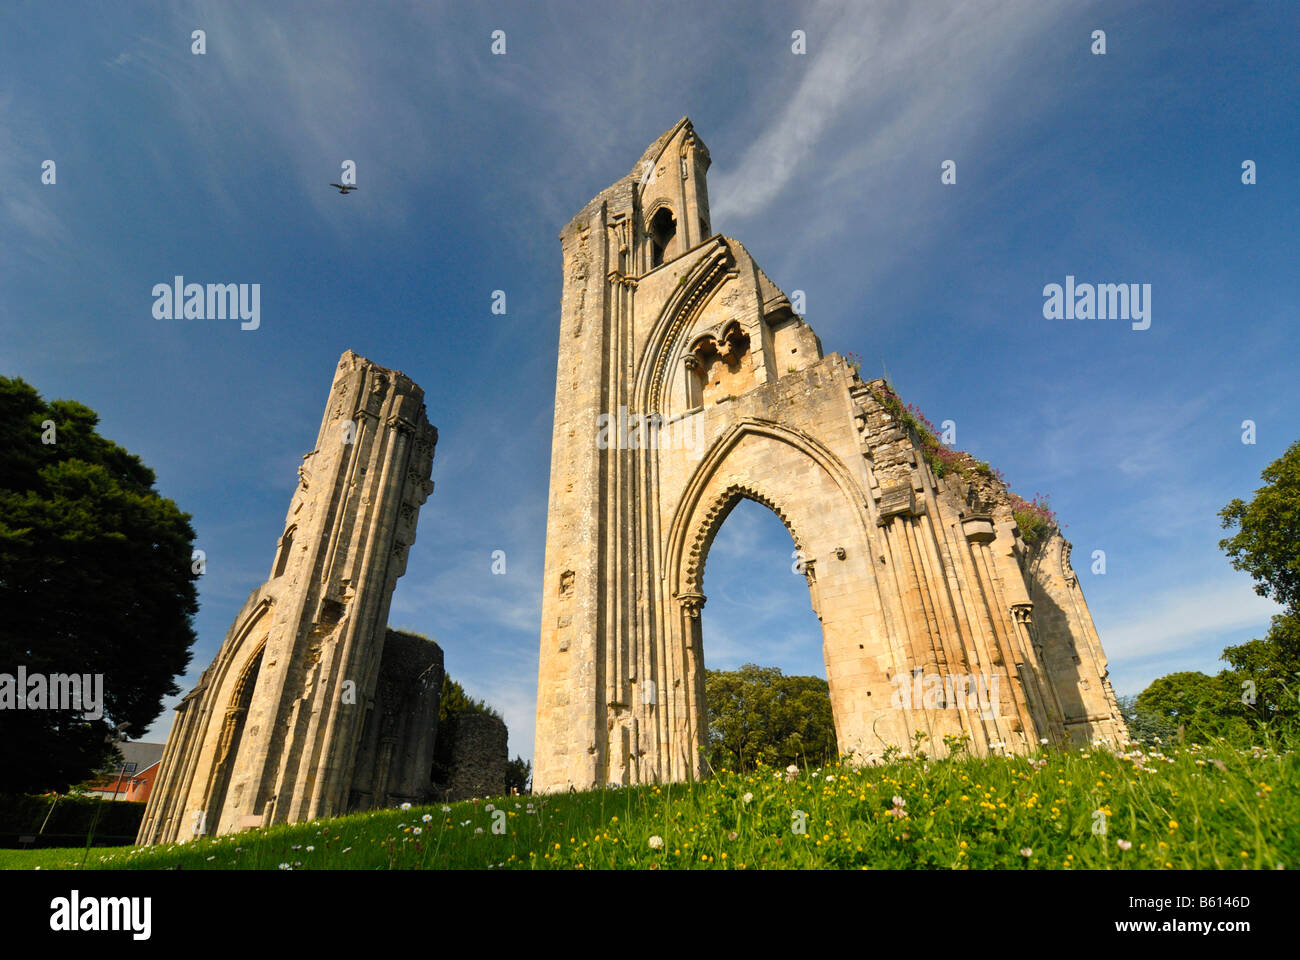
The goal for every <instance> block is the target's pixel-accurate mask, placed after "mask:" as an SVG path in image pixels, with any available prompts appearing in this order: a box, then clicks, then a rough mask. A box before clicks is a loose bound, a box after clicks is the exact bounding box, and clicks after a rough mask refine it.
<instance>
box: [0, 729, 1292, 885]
mask: <svg viewBox="0 0 1300 960" xmlns="http://www.w3.org/2000/svg"><path fill="white" fill-rule="evenodd" d="M1298 788H1300V760H1298V759H1297V754H1296V753H1295V752H1292V751H1278V750H1262V751H1255V752H1252V751H1239V750H1233V749H1230V748H1227V747H1225V746H1213V747H1197V746H1191V747H1187V748H1182V749H1176V750H1170V751H1169V752H1168V753H1167V754H1162V753H1160V752H1148V753H1141V752H1138V751H1133V752H1130V753H1126V754H1120V755H1116V754H1112V753H1108V752H1104V751H1098V752H1092V751H1087V750H1080V751H1074V752H1068V753H1062V752H1059V751H1050V752H1047V751H1045V752H1043V753H1041V754H1038V755H1037V756H1035V757H1031V758H1024V757H992V758H987V759H970V758H958V759H954V760H947V761H942V762H935V761H924V760H922V759H919V758H918V759H911V760H902V761H899V762H895V763H893V764H890V765H888V766H881V767H870V768H866V769H863V770H853V769H851V768H848V767H828V768H824V769H822V770H820V771H807V770H804V771H800V772H799V773H798V775H797V776H796V777H794V778H793V779H789V778H788V777H787V775H786V774H785V773H784V772H779V773H778V772H775V771H772V770H770V769H760V770H759V771H757V772H755V773H752V774H748V775H742V774H734V773H723V774H720V775H719V776H717V777H716V778H714V779H711V780H708V781H705V782H701V783H695V784H673V785H665V786H651V787H639V788H632V789H618V790H604V791H592V792H588V793H578V794H567V795H566V794H554V795H549V796H539V797H509V798H501V799H497V800H495V801H475V802H466V803H457V804H453V805H451V806H450V807H444V806H442V805H434V806H430V807H422V808H415V809H411V810H404V811H403V810H385V811H381V812H376V813H366V814H356V815H353V816H348V817H341V818H338V819H334V820H322V821H318V822H315V823H310V824H307V823H303V824H298V825H294V826H283V827H273V828H271V829H269V830H265V831H254V832H248V833H242V834H237V835H231V836H227V837H220V838H217V839H215V840H209V839H201V840H199V841H197V842H194V843H189V844H184V845H172V846H163V847H143V848H138V849H135V848H123V847H119V848H110V849H107V850H105V849H95V850H92V851H91V853H90V857H89V860H88V862H87V867H89V868H96V869H119V868H122V869H159V868H168V867H170V868H175V867H177V866H180V867H181V868H183V869H186V870H196V869H271V870H274V869H286V867H281V865H282V864H287V865H288V866H287V868H288V869H300V870H303V869H352V870H358V869H387V868H397V869H410V868H426V869H445V868H453V869H455V868H468V869H484V868H493V869H498V868H500V869H511V868H521V867H522V868H533V869H537V868H572V869H607V868H623V869H626V868H631V869H652V870H653V869H659V868H669V869H672V868H689V867H696V868H700V867H703V868H735V869H755V868H858V867H870V868H872V869H877V868H886V869H888V868H918V867H919V868H939V869H948V868H959V869H960V868H968V867H969V868H977V869H979V868H1013V869H1020V868H1026V867H1028V868H1144V869H1187V868H1213V869H1224V868H1228V869H1233V868H1243V867H1245V868H1263V869H1273V868H1277V867H1294V866H1296V865H1297V863H1298V862H1300V789H1298ZM747 796H748V797H749V799H748V800H747V799H746V797H747ZM896 797H897V798H898V799H899V800H901V801H902V804H901V805H899V804H898V803H897V802H896V800H895V799H894V798H896ZM1098 810H1100V811H1102V814H1103V815H1104V821H1105V822H1104V833H1099V832H1095V827H1096V826H1097V825H1099V824H1100V823H1101V821H1102V819H1103V818H1102V817H1099V816H1098V815H1097V813H1096V812H1097V811H1098ZM501 812H504V813H505V817H504V818H501V817H500V813H501ZM797 812H802V813H803V814H805V815H806V819H805V823H806V832H804V833H796V832H795V827H796V823H797V821H798V819H799V817H798V813H797ZM426 818H428V819H426ZM494 821H495V822H497V823H499V824H501V825H502V826H503V828H504V831H505V832H504V833H500V834H497V833H494V832H493V824H494ZM417 831H419V832H418V833H417ZM653 837H658V838H661V839H662V840H663V844H662V847H658V848H656V847H652V846H651V838H653ZM1121 841H1122V842H1123V843H1124V844H1127V845H1129V846H1128V847H1127V849H1124V848H1122V847H1121ZM1026 851H1028V852H1026ZM82 852H83V851H81V850H37V851H12V850H0V867H3V868H7V869H32V868H33V867H37V866H39V867H40V868H41V869H45V870H49V869H73V868H76V867H77V865H78V864H79V863H80V862H81V858H82Z"/></svg>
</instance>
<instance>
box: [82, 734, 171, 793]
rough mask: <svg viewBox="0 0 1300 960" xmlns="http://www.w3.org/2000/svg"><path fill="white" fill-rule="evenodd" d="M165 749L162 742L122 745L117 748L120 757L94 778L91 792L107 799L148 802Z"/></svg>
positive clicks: (122, 743) (126, 742)
mask: <svg viewBox="0 0 1300 960" xmlns="http://www.w3.org/2000/svg"><path fill="white" fill-rule="evenodd" d="M163 747H164V744H161V743H131V742H130V741H123V742H121V743H119V744H118V745H117V749H118V752H119V753H120V754H121V755H122V756H121V758H120V759H119V760H117V761H115V762H112V763H110V764H109V765H108V766H107V767H105V768H104V769H103V770H101V771H100V772H99V773H98V774H97V775H96V776H95V779H94V780H92V781H91V785H90V789H89V791H88V792H89V793H90V795H91V796H94V797H103V798H104V799H106V800H134V801H137V802H143V801H145V800H148V799H149V793H150V791H151V790H152V789H153V783H154V778H155V777H157V775H158V764H159V763H160V762H161V761H162V755H163Z"/></svg>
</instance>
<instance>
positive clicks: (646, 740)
mask: <svg viewBox="0 0 1300 960" xmlns="http://www.w3.org/2000/svg"><path fill="white" fill-rule="evenodd" d="M709 162H710V161H709V152H708V150H707V148H706V147H705V145H704V143H703V142H702V141H701V140H700V138H699V137H698V136H697V135H696V133H695V131H694V129H693V128H692V126H691V123H690V121H689V120H688V119H686V118H683V119H682V120H681V121H679V122H678V123H677V124H676V125H675V126H674V127H673V128H672V129H671V130H669V131H668V132H666V133H665V134H664V135H663V136H661V137H660V138H659V139H658V140H656V141H655V142H654V143H653V144H652V145H651V146H650V147H649V149H647V150H646V152H645V153H644V154H643V155H642V157H641V159H640V161H638V162H637V164H636V165H635V167H633V169H632V171H631V172H630V173H629V174H628V175H627V176H625V177H624V178H623V179H621V180H619V181H618V182H617V183H615V184H614V185H613V186H611V187H609V188H608V189H607V190H605V191H603V192H602V193H600V194H599V195H598V196H597V197H595V199H593V200H592V201H591V202H590V203H588V204H587V206H586V207H584V208H583V210H582V212H581V213H579V214H578V215H577V216H576V217H575V218H574V219H573V220H572V222H570V223H569V224H568V226H566V227H565V228H564V230H563V231H562V232H561V234H560V240H561V245H562V251H563V270H564V287H563V300H562V306H561V317H560V337H559V342H560V347H559V358H558V373H557V382H556V395H555V424H554V435H553V446H552V460H551V481H550V500H549V508H548V509H549V513H548V521H547V534H546V537H547V540H546V562H545V582H544V592H543V600H542V628H541V650H540V666H539V676H538V690H537V739H536V752H535V757H534V789H535V790H538V791H554V790H566V789H569V788H570V787H573V788H576V789H580V790H581V789H587V788H590V787H592V786H601V785H605V784H635V783H646V782H653V781H664V780H681V779H685V778H687V777H692V776H700V775H702V774H703V773H704V770H703V769H702V766H701V754H700V747H701V746H702V745H703V744H704V742H705V739H706V734H707V713H706V705H705V702H704V651H705V644H704V641H705V638H704V637H703V636H702V634H701V628H700V610H701V608H702V607H703V606H704V604H705V601H706V597H705V593H704V587H705V577H704V573H705V562H706V560H707V557H708V552H709V546H710V544H711V543H712V541H713V537H714V535H715V534H716V533H717V531H718V529H719V527H720V525H721V524H722V522H723V520H725V519H726V517H727V514H728V513H729V512H730V511H731V509H732V508H733V507H734V506H735V505H736V503H737V502H738V501H739V500H741V499H742V498H748V499H751V500H755V501H757V502H759V503H762V504H765V505H766V506H768V507H769V508H771V509H772V510H773V511H774V512H775V513H776V514H777V516H779V517H780V518H781V520H782V522H783V523H784V524H785V526H786V528H787V530H789V532H790V536H791V538H792V539H793V541H794V544H795V547H796V549H797V551H798V552H799V555H800V556H801V557H802V558H803V571H804V576H805V577H806V578H807V581H808V591H809V595H810V598H811V601H812V606H813V609H814V611H815V612H816V614H817V616H818V618H819V619H820V621H821V625H822V632H823V637H824V648H823V650H824V655H825V663H826V675H827V679H828V681H829V684H830V695H831V703H832V708H833V713H834V718H835V728H836V735H837V739H838V742H839V749H840V752H841V753H851V754H852V755H853V756H854V757H855V759H856V760H858V761H870V760H873V759H876V758H879V757H881V756H882V755H883V754H884V752H885V750H886V749H887V748H888V747H890V746H891V745H892V746H896V747H900V748H902V749H907V747H908V745H909V743H910V741H911V737H912V735H913V734H914V732H916V731H922V732H924V733H925V734H926V735H927V736H928V737H929V742H928V744H927V749H929V750H937V751H938V752H940V753H942V752H943V737H944V736H945V735H959V734H960V733H961V732H963V731H964V732H965V733H966V734H967V735H968V736H969V737H970V738H971V744H972V749H973V750H974V751H975V752H977V753H988V752H991V751H995V750H1002V749H1005V750H1008V751H1022V752H1023V751H1026V750H1028V749H1029V748H1030V746H1031V745H1036V744H1037V743H1038V742H1039V741H1040V740H1047V741H1058V742H1059V741H1067V740H1073V741H1077V742H1088V741H1092V740H1096V739H1101V740H1112V741H1114V740H1117V739H1118V738H1120V737H1121V736H1123V735H1124V734H1125V730H1124V726H1123V720H1122V719H1121V716H1120V712H1119V708H1118V706H1117V704H1116V701H1115V696H1114V693H1113V692H1112V690H1111V686H1110V683H1109V680H1108V678H1107V667H1106V657H1105V653H1104V652H1103V650H1102V647H1101V642H1100V640H1099V638H1098V636H1097V631H1096V629H1095V628H1094V626H1093V622H1092V617H1091V616H1090V615H1089V613H1088V607H1087V604H1086V603H1085V602H1084V598H1083V593H1082V591H1081V590H1080V588H1079V581H1078V578H1077V577H1076V576H1075V573H1074V571H1073V570H1072V568H1071V566H1070V560H1069V557H1070V547H1069V544H1068V543H1067V542H1066V541H1065V540H1064V539H1063V538H1062V537H1061V535H1060V533H1059V532H1058V531H1057V530H1056V529H1055V528H1050V529H1049V530H1048V531H1047V532H1046V533H1045V534H1044V535H1043V536H1042V537H1041V538H1039V539H1036V540H1035V541H1034V542H1032V543H1030V542H1027V541H1026V539H1025V537H1024V536H1022V534H1021V531H1020V530H1019V528H1018V526H1017V523H1016V520H1015V517H1013V515H1012V503H1013V501H1012V499H1011V494H1010V492H1009V491H1008V490H1007V488H1006V486H1005V485H1004V484H1002V483H1001V482H1000V481H999V480H997V479H996V478H995V477H994V476H992V475H991V473H981V472H979V471H954V472H944V473H943V475H942V476H940V475H937V474H936V471H935V470H934V469H933V468H932V467H931V465H930V464H929V463H928V462H927V458H926V455H925V454H926V451H925V449H924V448H923V444H922V442H921V439H920V437H919V436H918V434H917V432H916V431H915V430H914V429H913V428H912V427H911V426H910V425H909V424H908V423H907V422H906V421H905V420H904V419H903V417H902V416H901V412H902V411H901V407H899V406H898V405H897V403H896V401H894V400H893V399H892V396H893V395H892V393H891V392H890V391H889V388H888V385H887V384H885V383H884V382H883V381H873V382H864V381H863V380H862V379H861V378H860V377H859V376H858V374H857V371H856V370H855V369H854V368H853V367H852V366H851V365H850V364H849V363H848V362H846V361H845V359H844V358H843V357H841V356H839V355H838V354H834V353H832V354H829V355H823V353H822V348H821V344H820V342H819V340H818V338H817V336H816V335H815V334H814V333H813V331H812V328H811V327H809V326H808V324H807V323H806V322H805V321H804V320H803V318H802V317H800V316H798V315H797V314H796V313H795V311H794V309H793V308H792V305H791V302H790V300H789V299H788V298H787V297H786V295H785V294H784V293H782V291H781V290H780V289H778V288H777V286H776V284H774V283H773V282H772V281H771V280H770V279H769V278H768V277H767V275H766V274H764V273H763V271H762V270H761V269H760V268H759V267H758V265H757V264H756V263H755V262H754V261H753V259H752V258H751V257H750V256H749V254H748V253H747V252H746V251H745V248H744V247H743V246H742V245H741V244H740V243H739V242H737V241H736V240H733V239H731V238H730V237H725V236H722V235H721V234H718V233H715V232H714V230H713V225H712V222H711V219H710V215H709V201H708V190H707V186H706V174H707V171H708V169H709ZM619 417H622V418H624V419H623V420H622V422H624V423H626V422H628V421H629V420H630V421H631V422H633V423H637V424H641V425H643V426H642V428H641V429H634V430H632V431H631V436H630V437H629V440H628V442H620V443H613V444H611V443H608V442H603V443H602V442H598V441H597V438H598V434H599V432H600V429H601V428H600V427H598V424H600V425H604V426H605V427H608V425H609V424H610V423H612V422H614V421H615V419H616V418H619ZM644 425H650V426H649V427H648V428H647V427H646V426H644ZM688 426H689V427H690V429H684V428H686V427H688ZM674 431H675V432H674ZM605 433H606V435H607V434H608V429H606V430H605ZM668 434H671V435H674V436H678V437H681V436H685V437H691V436H696V435H698V436H702V437H703V439H704V442H702V443H679V442H674V443H661V442H659V439H660V438H661V437H662V436H664V435H668ZM954 676H968V677H971V678H973V679H975V680H977V681H979V682H982V683H983V684H984V689H986V690H989V691H992V690H996V691H998V695H997V696H996V697H995V698H993V699H992V702H989V703H987V704H986V703H984V702H981V701H978V700H976V698H973V697H961V696H955V695H954V694H953V691H952V684H951V678H952V677H954ZM933 677H938V678H946V679H945V681H944V682H942V683H941V684H939V685H938V686H939V690H938V691H937V692H936V690H935V684H933V683H931V682H930V681H929V678H933ZM900 678H902V679H903V680H904V682H903V683H901V684H900V683H899V682H898V681H899V679H900ZM914 684H915V685H916V686H917V687H918V688H919V689H922V690H927V691H929V693H930V694H932V695H927V696H923V697H905V698H903V699H901V700H900V698H899V697H898V693H899V691H900V688H908V689H911V688H912V687H913V686H914ZM975 685H976V684H972V687H974V686H975Z"/></svg>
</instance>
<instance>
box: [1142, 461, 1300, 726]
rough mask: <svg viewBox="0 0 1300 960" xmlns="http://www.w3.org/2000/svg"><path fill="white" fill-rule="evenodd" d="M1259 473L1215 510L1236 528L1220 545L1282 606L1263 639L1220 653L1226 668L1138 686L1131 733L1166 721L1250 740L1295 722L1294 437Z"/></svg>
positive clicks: (1299, 714) (1297, 529)
mask: <svg viewBox="0 0 1300 960" xmlns="http://www.w3.org/2000/svg"><path fill="white" fill-rule="evenodd" d="M1263 478H1264V480H1266V481H1267V483H1266V485H1265V486H1263V487H1261V488H1260V489H1258V490H1256V491H1255V496H1254V498H1253V499H1252V500H1251V501H1250V502H1249V503H1247V502H1246V501H1244V500H1241V499H1240V498H1238V499H1235V500H1233V501H1232V502H1231V503H1229V504H1228V505H1227V506H1226V507H1224V508H1223V509H1222V510H1221V511H1219V517H1220V519H1221V520H1222V524H1223V527H1224V528H1225V529H1230V530H1235V531H1236V532H1235V533H1234V534H1233V535H1232V536H1231V537H1228V538H1226V539H1224V540H1221V541H1220V542H1219V546H1220V548H1222V549H1223V550H1224V551H1225V552H1226V553H1227V554H1228V557H1229V559H1230V560H1231V561H1232V565H1233V566H1234V567H1236V568H1237V569H1238V570H1243V571H1245V572H1246V573H1249V574H1250V575H1251V577H1252V578H1254V580H1255V592H1256V593H1258V594H1260V595H1261V596H1265V597H1272V598H1273V599H1274V600H1276V601H1277V602H1278V603H1281V604H1282V605H1283V606H1284V608H1285V609H1284V611H1283V612H1282V613H1281V614H1279V615H1278V616H1276V617H1274V618H1273V622H1272V626H1271V627H1270V628H1269V631H1268V633H1267V635H1265V636H1264V637H1263V639H1255V640H1248V641H1247V642H1245V643H1242V644H1238V645H1237V646H1235V647H1228V648H1227V649H1226V650H1224V651H1223V657H1222V659H1223V660H1226V661H1227V662H1228V664H1229V669H1226V670H1222V671H1220V672H1219V673H1218V674H1217V675H1215V676H1209V675H1207V674H1204V673H1196V672H1184V673H1173V674H1170V675H1169V676H1166V677H1161V678H1160V679H1158V680H1156V681H1154V682H1153V683H1152V684H1151V685H1150V686H1149V687H1147V689H1146V690H1143V691H1142V693H1141V694H1140V695H1139V696H1138V697H1137V699H1136V701H1135V702H1134V703H1133V711H1134V716H1133V720H1131V721H1130V732H1131V733H1133V734H1134V736H1139V737H1140V735H1141V734H1142V733H1143V732H1144V731H1147V730H1148V728H1150V730H1155V729H1160V730H1164V731H1168V730H1169V729H1170V728H1171V727H1172V728H1173V729H1174V730H1176V731H1178V732H1179V733H1180V734H1181V735H1182V736H1183V737H1184V738H1191V739H1193V740H1204V739H1206V738H1208V737H1226V738H1228V739H1229V740H1232V741H1233V742H1237V743H1249V742H1254V741H1258V740H1259V738H1260V736H1261V734H1262V733H1263V732H1264V731H1265V730H1271V731H1275V732H1281V731H1285V730H1294V729H1296V728H1297V727H1300V441H1297V442H1296V443H1293V444H1292V445H1291V446H1290V447H1289V448H1287V450H1286V452H1285V453H1284V454H1283V455H1282V456H1281V457H1279V458H1278V459H1277V460H1275V461H1274V462H1273V463H1271V464H1269V465H1268V467H1267V468H1265V470H1264V472H1263ZM1134 723H1136V724H1137V729H1135V728H1134Z"/></svg>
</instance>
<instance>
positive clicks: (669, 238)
mask: <svg viewBox="0 0 1300 960" xmlns="http://www.w3.org/2000/svg"><path fill="white" fill-rule="evenodd" d="M677 228H678V223H677V217H676V215H675V214H674V213H673V208H672V207H671V206H669V204H668V203H667V201H660V202H659V203H657V204H655V206H654V207H653V208H652V209H651V210H650V211H649V212H648V213H647V215H646V221H645V235H646V239H647V241H648V242H649V244H650V247H649V251H650V269H651V270H653V269H655V268H656V267H661V266H663V265H664V264H665V263H667V262H668V261H669V260H671V259H672V258H673V257H674V256H676V255H677V252H678V248H679V247H680V246H681V243H680V241H678V240H677V236H678V229H677ZM674 241H677V242H676V243H675V242H674Z"/></svg>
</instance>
